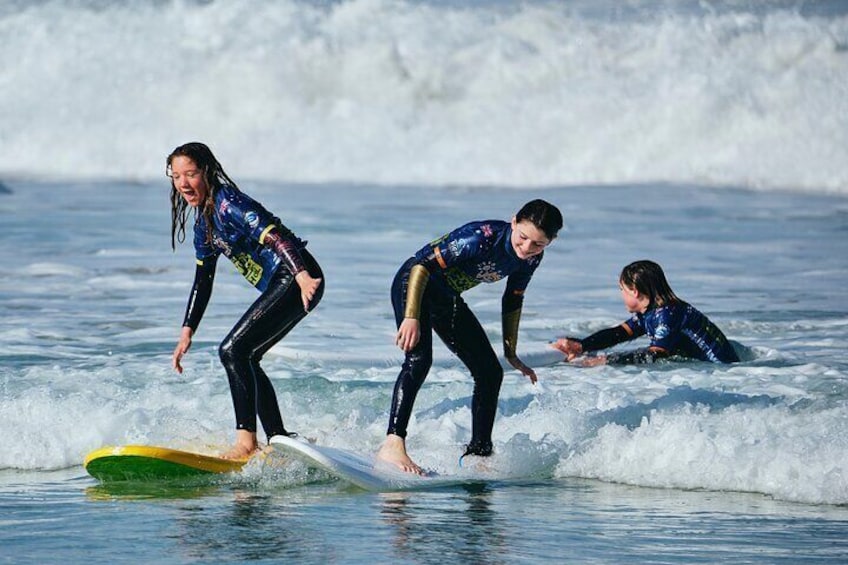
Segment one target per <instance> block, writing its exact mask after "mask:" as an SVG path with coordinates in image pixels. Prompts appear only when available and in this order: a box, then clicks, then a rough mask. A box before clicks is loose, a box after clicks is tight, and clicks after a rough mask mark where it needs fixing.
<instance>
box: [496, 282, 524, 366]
mask: <svg viewBox="0 0 848 565" xmlns="http://www.w3.org/2000/svg"><path fill="white" fill-rule="evenodd" d="M523 304H524V290H510V288H509V285H507V289H506V292H504V295H503V298H502V299H501V327H502V329H503V348H504V357H506V358H507V359H510V358H512V357H515V355H516V353H515V352H516V348H517V347H518V325H519V323H520V322H521V307H522V305H523Z"/></svg>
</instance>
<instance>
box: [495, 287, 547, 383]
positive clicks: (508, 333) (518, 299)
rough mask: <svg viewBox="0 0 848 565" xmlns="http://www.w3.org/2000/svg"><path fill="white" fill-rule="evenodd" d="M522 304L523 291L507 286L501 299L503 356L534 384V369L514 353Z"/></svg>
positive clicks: (535, 379) (516, 345)
mask: <svg viewBox="0 0 848 565" xmlns="http://www.w3.org/2000/svg"><path fill="white" fill-rule="evenodd" d="M523 304H524V291H523V290H514V291H511V290H510V289H509V288H507V290H506V292H504V295H503V298H502V299H501V327H502V329H503V350H504V357H505V358H506V360H507V361H508V362H509V364H510V365H512V366H513V367H514V368H515V369H516V370H517V371H519V372H520V373H521V374H522V375H524V376H525V377H527V378H528V379H530V382H531V383H533V384H536V381H537V380H538V379H537V377H536V371H534V370H533V369H532V368H530V367H528V366H527V365H525V364H524V362H523V361H522V360H521V359H519V358H518V354H517V353H516V350H517V347H518V326H519V324H520V323H521V307H522V306H523Z"/></svg>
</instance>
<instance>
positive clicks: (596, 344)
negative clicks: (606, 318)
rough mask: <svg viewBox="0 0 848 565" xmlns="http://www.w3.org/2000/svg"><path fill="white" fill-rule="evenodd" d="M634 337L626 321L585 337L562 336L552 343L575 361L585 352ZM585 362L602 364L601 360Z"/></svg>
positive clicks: (604, 347) (567, 357) (568, 359)
mask: <svg viewBox="0 0 848 565" xmlns="http://www.w3.org/2000/svg"><path fill="white" fill-rule="evenodd" d="M634 337H635V335H634V334H633V332H632V330H631V329H630V327H629V326H628V325H627V323H626V322H625V323H622V324H619V325H617V326H614V327H612V328H607V329H605V330H601V331H599V332H595V333H593V334H592V335H590V336H589V337H587V338H584V339H579V338H576V337H564V338H560V339H558V340H556V341H555V342H554V343H553V344H552V345H553V347H554V348H555V349H558V350H560V351H562V352H563V353H564V354H565V357H566V361H573V360H574V359H575V358H577V357H580V356H581V355H583V354H584V353H589V352H591V351H600V350H601V349H607V348H608V347H612V346H613V345H617V344H619V343H622V342H624V341H629V340H631V339H633V338H634ZM595 359H606V358H605V357H603V356H599V357H596V358H595ZM585 364H593V365H598V364H601V362H595V363H584V365H585Z"/></svg>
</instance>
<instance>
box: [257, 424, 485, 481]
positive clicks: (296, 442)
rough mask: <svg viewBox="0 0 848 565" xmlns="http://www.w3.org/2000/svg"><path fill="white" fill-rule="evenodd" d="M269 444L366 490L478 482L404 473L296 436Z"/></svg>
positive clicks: (363, 457)
mask: <svg viewBox="0 0 848 565" xmlns="http://www.w3.org/2000/svg"><path fill="white" fill-rule="evenodd" d="M269 443H270V444H271V445H273V446H274V447H275V448H277V449H280V450H281V451H283V452H284V453H288V454H291V455H293V456H295V457H297V458H298V459H300V460H301V461H303V462H304V463H306V464H307V465H309V466H310V467H315V468H318V469H322V470H324V471H326V472H328V473H330V474H331V475H333V476H335V477H338V478H340V479H343V480H345V481H348V482H349V483H352V484H354V485H356V486H358V487H360V488H363V489H365V490H370V491H378V492H383V491H393V490H417V489H425V488H438V487H444V486H451V485H458V484H468V483H475V482H479V480H480V479H473V478H469V477H447V476H443V475H438V474H436V473H430V474H427V475H416V474H414V473H405V472H403V471H401V470H400V469H398V468H396V467H395V466H394V465H392V464H391V463H386V462H383V461H379V460H376V459H375V458H374V457H373V456H370V455H362V454H359V453H355V452H353V451H348V450H346V449H339V448H336V447H326V446H323V445H317V444H314V443H309V442H308V441H306V440H303V439H300V438H296V437H286V436H273V437H272V438H271V439H270V440H269Z"/></svg>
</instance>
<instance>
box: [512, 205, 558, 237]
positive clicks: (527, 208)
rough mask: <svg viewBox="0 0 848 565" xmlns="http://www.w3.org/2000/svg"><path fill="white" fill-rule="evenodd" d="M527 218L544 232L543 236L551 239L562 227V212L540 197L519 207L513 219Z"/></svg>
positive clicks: (519, 220) (517, 220)
mask: <svg viewBox="0 0 848 565" xmlns="http://www.w3.org/2000/svg"><path fill="white" fill-rule="evenodd" d="M522 220H527V221H529V222H531V223H532V224H533V225H534V226H536V227H537V228H539V229H540V230H542V231H543V232H545V236H546V237H547V238H548V239H549V240H551V241H553V240H554V239H555V238H556V236H557V234H558V233H559V230H561V229H562V214H561V213H560V211H559V208H557V207H556V206H554V205H553V204H551V203H550V202H546V201H544V200H542V199H541V198H537V199H536V200H531V201H530V202H528V203H527V204H525V205H524V206H522V207H521V210H519V211H518V213H517V214H516V215H515V221H516V222H521V221H522Z"/></svg>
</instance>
